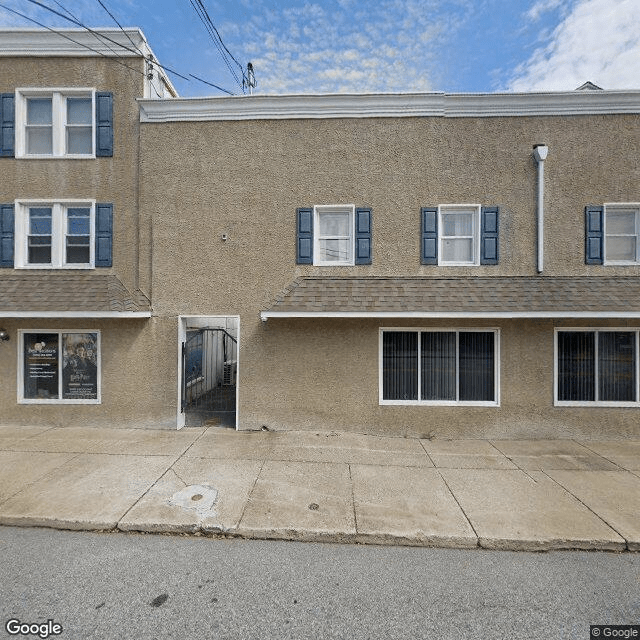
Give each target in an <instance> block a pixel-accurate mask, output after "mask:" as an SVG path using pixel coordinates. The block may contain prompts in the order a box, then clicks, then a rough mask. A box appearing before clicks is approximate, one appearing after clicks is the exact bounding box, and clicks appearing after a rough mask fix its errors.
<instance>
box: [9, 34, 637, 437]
mask: <svg viewBox="0 0 640 640" xmlns="http://www.w3.org/2000/svg"><path fill="white" fill-rule="evenodd" d="M135 33H136V34H137V36H136V37H138V38H139V42H140V48H141V49H142V52H143V53H147V55H148V51H147V49H148V46H147V45H146V42H144V38H143V36H142V34H140V33H139V32H135ZM113 35H114V37H116V35H117V34H113ZM52 36H53V34H52ZM52 36H47V37H46V38H44V36H43V34H42V33H40V32H21V33H20V34H16V33H15V32H1V33H0V54H1V57H0V94H2V96H3V99H5V102H3V104H8V103H11V102H12V103H13V107H12V108H13V110H14V117H13V121H12V120H11V118H8V117H7V116H6V113H7V109H9V107H5V110H4V111H3V115H2V118H0V120H2V123H3V127H4V128H3V141H5V140H6V139H7V138H9V139H10V140H12V141H13V148H11V149H10V152H9V153H6V146H7V145H6V144H5V143H4V142H3V144H4V147H3V149H2V150H1V152H2V154H3V156H5V157H0V167H1V168H2V175H3V180H2V181H1V182H0V203H2V206H3V209H2V211H3V225H4V226H3V227H2V231H3V237H2V242H3V245H2V246H3V251H2V253H0V263H2V265H3V266H4V267H5V268H3V269H0V291H1V292H2V300H1V301H0V328H2V329H4V330H5V331H6V333H7V335H8V337H9V340H8V341H4V342H0V358H2V360H3V367H2V370H0V380H1V384H0V407H2V411H1V413H2V423H5V424H57V425H67V424H68V425H78V424H91V425H96V426H100V425H112V426H144V427H156V428H176V427H180V426H182V425H184V424H185V423H186V424H195V423H199V422H201V421H203V420H218V421H221V422H222V423H226V424H229V425H231V426H236V427H237V428H239V429H260V428H263V427H267V428H269V429H276V430H277V429H300V428H302V429H307V428H308V429H339V430H352V431H359V432H361V431H365V432H369V433H380V434H388V435H424V436H428V437H439V438H447V437H464V438H467V437H468V438H477V437H514V438H540V437H545V438H567V437H577V436H580V437H582V438H598V437H602V436H603V435H606V436H607V437H614V438H615V437H626V436H634V437H638V435H640V413H639V411H640V355H639V349H640V301H639V300H640V298H639V294H640V277H638V276H639V274H638V266H639V265H640V237H639V236H640V186H639V185H640V180H639V178H640V175H639V170H638V164H637V160H636V156H637V150H638V148H640V128H639V124H640V92H635V91H628V92H608V91H599V90H586V91H574V92H567V93H549V94H487V95H448V94H441V93H430V94H379V95H316V96H311V95H309V96H260V95H254V96H243V97H225V98H202V99H181V98H177V97H175V96H174V95H173V94H174V92H173V89H172V87H171V84H170V82H169V81H168V80H167V78H166V77H165V75H164V74H163V72H162V70H161V69H160V68H158V67H157V65H152V66H151V68H150V67H149V62H148V60H146V59H145V58H144V57H142V55H137V56H136V55H134V54H133V52H128V53H127V54H126V55H125V54H123V56H122V59H120V58H117V59H111V58H109V57H107V58H105V57H102V56H100V57H98V56H94V55H90V52H88V50H86V49H81V48H80V49H78V48H76V49H74V47H73V46H72V45H70V44H69V43H67V46H68V48H69V51H67V52H65V53H64V54H61V53H60V52H59V51H56V45H55V43H54V42H52V41H51V40H50V38H51V37H52ZM43 38H44V39H43ZM20 39H22V40H20ZM34 39H35V40H37V41H39V39H42V46H41V49H40V50H39V57H36V56H34V55H32V54H31V53H30V54H29V55H27V54H26V51H27V49H28V50H29V51H30V52H31V51H32V49H30V48H29V47H28V46H27V45H26V43H27V42H28V41H30V40H31V41H33V40H34ZM45 40H47V42H45ZM20 43H22V45H20ZM20 46H22V49H20ZM144 47H147V49H144ZM122 60H126V64H127V65H128V66H130V67H134V68H136V69H139V71H138V72H133V71H131V69H127V68H125V67H122V65H121V64H118V63H117V61H120V62H122ZM148 75H151V80H149V78H148ZM109 96H111V100H112V110H111V112H110V115H111V117H110V118H109V117H107V116H108V115H109V114H107V115H105V114H104V113H100V112H99V111H100V106H99V105H98V103H99V102H100V101H101V100H106V101H107V102H108V100H109ZM49 105H51V106H49ZM65 108H66V112H65V111H64V110H65ZM56 109H58V110H61V111H60V113H61V115H56ZM83 109H85V111H86V113H89V114H90V115H89V116H86V115H85V116H82V113H84V111H83ZM49 111H51V113H52V116H51V118H50V119H51V120H52V121H53V122H52V123H48V122H45V123H43V122H42V120H43V118H44V119H45V120H46V119H47V118H48V114H49ZM43 114H45V115H44V116H43ZM45 116H46V117H45ZM83 117H84V120H83ZM56 118H58V120H57V121H56ZM74 119H75V120H78V122H75V120H74ZM103 120H104V123H105V124H101V123H103ZM12 122H13V125H12V124H11V123H12ZM56 122H57V124H56ZM7 123H8V124H7ZM11 126H13V131H11ZM83 127H84V129H83ZM57 129H59V131H57ZM109 130H110V131H111V133H112V136H113V145H112V149H111V155H108V154H107V155H103V150H102V146H103V142H104V138H105V136H106V138H107V139H108V136H109ZM50 131H51V134H49V132H50ZM7 132H9V133H7ZM5 134H6V135H5ZM49 135H51V138H52V141H51V144H50V146H49ZM101 135H102V137H103V138H102V142H101V141H100V140H101V138H100V136H101ZM56 136H59V137H60V139H61V141H60V142H59V143H58V144H59V145H60V147H59V149H60V151H56ZM64 139H66V141H67V142H66V144H67V148H66V149H67V150H66V151H65V147H64V145H65V142H64ZM70 139H72V142H73V143H74V144H75V143H77V144H78V145H81V144H88V145H89V146H90V147H91V148H89V146H87V147H86V149H84V153H78V154H73V153H72V154H70V153H69V152H68V148H69V144H71V143H70V142H69V140H70ZM76 139H77V140H76ZM87 139H89V142H88V143H87V142H86V140H87ZM30 144H31V145H32V148H31V149H32V151H34V150H35V152H34V153H30V152H29V145H30ZM104 146H108V145H104ZM43 149H45V151H44V152H43V151H42V150H43ZM108 151H109V149H107V152H108ZM56 153H59V155H58V156H56ZM74 156H75V157H74ZM9 220H10V221H11V223H12V226H11V230H9V227H10V225H9V222H8V221H9ZM109 230H111V231H110V232H109ZM43 238H44V240H43ZM43 247H45V248H44V249H43ZM49 247H50V248H49ZM105 254H108V255H107V256H106V258H105ZM107 258H110V260H109V259H107ZM74 260H75V262H74ZM78 260H82V262H78ZM87 350H89V351H91V356H90V357H87V355H86V351H87ZM67 368H68V369H69V370H70V371H71V370H72V373H71V374H70V373H65V371H66V369H67ZM73 376H75V377H73Z"/></svg>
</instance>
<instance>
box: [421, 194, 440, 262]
mask: <svg viewBox="0 0 640 640" xmlns="http://www.w3.org/2000/svg"><path fill="white" fill-rule="evenodd" d="M420 215H421V239H420V262H421V263H422V264H438V208H437V207H422V209H421V210H420Z"/></svg>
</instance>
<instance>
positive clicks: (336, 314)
mask: <svg viewBox="0 0 640 640" xmlns="http://www.w3.org/2000/svg"><path fill="white" fill-rule="evenodd" d="M272 318H273V319H275V318H397V319H403V318H408V319H411V318H423V319H438V318H451V319H454V318H459V319H465V318H469V319H474V318H480V319H485V318H486V319H491V318H496V319H506V320H509V319H526V318H567V319H579V318H585V319H586V318H592V319H612V320H616V319H625V318H640V311H570V310H567V311H262V312H261V313H260V319H261V320H262V322H267V320H269V319H272Z"/></svg>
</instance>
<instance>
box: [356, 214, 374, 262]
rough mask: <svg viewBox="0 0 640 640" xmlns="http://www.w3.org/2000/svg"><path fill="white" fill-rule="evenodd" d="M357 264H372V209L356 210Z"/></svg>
mask: <svg viewBox="0 0 640 640" xmlns="http://www.w3.org/2000/svg"><path fill="white" fill-rule="evenodd" d="M355 262H356V264H371V209H369V208H361V209H356V260H355Z"/></svg>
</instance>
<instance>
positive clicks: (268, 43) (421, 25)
mask: <svg viewBox="0 0 640 640" xmlns="http://www.w3.org/2000/svg"><path fill="white" fill-rule="evenodd" d="M195 1H196V0H193V2H195ZM39 2H41V3H43V4H46V5H48V6H50V7H52V8H53V9H55V10H57V11H59V12H60V13H64V11H63V9H62V7H64V8H65V9H67V10H69V11H70V12H71V13H73V14H74V15H75V16H76V17H77V18H78V19H79V20H80V21H81V22H83V23H84V24H86V25H88V26H91V27H105V26H108V27H114V26H116V25H115V23H114V22H113V20H112V19H111V18H110V17H109V15H108V14H107V13H106V12H105V10H104V9H103V8H102V7H101V6H100V4H99V2H98V0H39ZM203 2H204V5H205V7H206V9H207V11H208V13H209V16H210V17H211V20H212V22H213V24H214V25H215V27H216V28H217V30H218V32H219V33H220V35H221V37H222V39H223V41H224V43H225V45H226V46H227V48H228V50H229V51H230V52H231V54H232V55H233V57H234V58H235V59H236V60H237V61H238V62H239V63H240V64H241V65H242V66H245V65H246V63H247V62H249V61H250V62H252V63H253V66H254V69H255V75H256V80H257V82H258V86H257V88H256V90H255V92H256V93H331V92H352V93H359V92H390V91H391V92H407V91H446V92H453V93H458V92H474V93H475V92H489V93H493V92H496V91H544V90H560V91H563V90H567V91H570V90H572V89H575V88H576V87H577V86H579V85H581V84H582V83H583V82H585V81H587V80H590V81H592V82H594V83H595V84H597V85H599V86H601V87H603V88H605V89H640V0H446V1H444V0H376V1H369V2H366V1H365V0H323V1H318V0H315V1H314V0H280V1H276V0H234V1H223V0H203ZM0 3H1V4H3V5H5V6H7V7H10V8H12V9H15V10H17V11H19V12H21V13H24V14H25V15H28V16H29V17H31V18H33V19H35V20H38V21H39V22H41V23H43V24H45V25H47V26H50V27H53V28H56V27H60V26H67V27H69V26H73V25H72V24H71V23H70V22H67V21H65V20H63V19H62V18H60V17H58V16H56V15H54V14H53V13H50V12H48V11H47V10H45V9H43V8H41V7H38V6H36V5H35V4H33V3H32V2H29V1H28V0H0ZM102 3H103V4H104V5H105V6H106V7H107V8H108V9H109V11H110V12H111V13H112V14H113V15H114V16H115V17H116V18H117V19H118V21H119V22H120V23H121V24H123V25H124V26H137V27H140V28H141V29H142V31H143V32H144V33H145V35H146V37H147V39H148V41H149V44H150V45H151V48H152V49H153V50H154V53H155V54H156V55H157V57H158V58H159V60H160V62H161V63H162V64H165V65H167V66H169V67H171V68H173V69H175V70H177V71H179V72H180V73H182V74H183V75H185V76H189V74H190V73H192V74H194V75H197V76H199V77H201V78H204V79H206V80H208V81H209V82H211V83H214V84H216V85H218V86H220V87H223V88H224V89H226V90H228V91H230V92H232V93H234V94H241V93H242V92H243V90H242V87H241V85H240V84H239V83H238V80H237V79H236V77H234V75H233V74H232V72H231V71H230V70H229V68H228V67H227V65H226V64H225V62H224V61H223V59H222V57H221V55H220V53H219V51H218V49H217V48H216V46H215V45H214V43H213V41H212V40H211V38H210V36H209V34H208V33H207V31H206V29H205V27H204V25H203V23H202V22H201V21H200V19H199V17H198V15H197V14H196V11H195V10H194V8H193V6H192V0H153V1H151V0H102ZM0 26H5V27H15V26H35V25H33V23H30V22H29V21H27V20H25V19H23V18H19V17H18V16H16V15H15V14H12V13H11V12H9V11H7V10H6V9H2V8H1V7H0ZM230 66H231V68H232V69H233V70H234V71H235V73H236V76H237V77H238V78H239V77H240V69H239V67H237V66H236V64H235V63H234V62H233V61H231V63H230ZM170 77H171V79H172V81H173V83H174V85H175V86H176V88H177V89H178V92H179V93H180V95H182V96H201V95H222V94H221V93H220V92H219V91H217V90H216V89H214V88H212V87H210V86H207V85H205V84H202V83H200V82H197V81H195V80H191V81H190V82H187V81H185V80H182V79H181V78H178V77H175V76H171V75H170Z"/></svg>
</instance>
